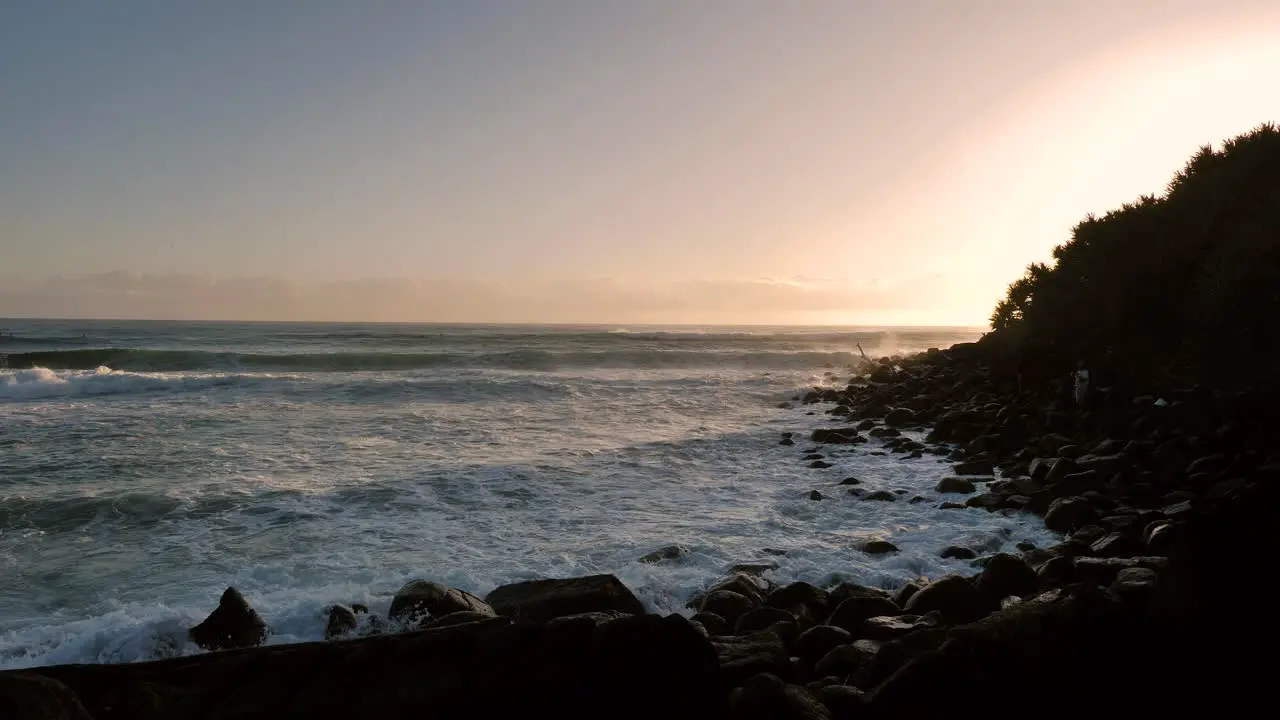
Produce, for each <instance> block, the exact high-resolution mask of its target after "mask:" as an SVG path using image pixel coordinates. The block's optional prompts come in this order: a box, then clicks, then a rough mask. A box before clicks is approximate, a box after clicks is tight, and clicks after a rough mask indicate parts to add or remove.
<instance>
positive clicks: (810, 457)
mask: <svg viewBox="0 0 1280 720" xmlns="http://www.w3.org/2000/svg"><path fill="white" fill-rule="evenodd" d="M823 457H825V456H824V455H823V454H822V453H809V454H808V455H805V456H804V457H802V458H800V459H801V460H805V461H808V460H821V459H822V458H823Z"/></svg>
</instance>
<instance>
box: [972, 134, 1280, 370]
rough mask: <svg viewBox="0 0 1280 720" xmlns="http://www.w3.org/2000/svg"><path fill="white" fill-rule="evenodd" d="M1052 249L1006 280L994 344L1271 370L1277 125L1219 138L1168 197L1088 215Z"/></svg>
mask: <svg viewBox="0 0 1280 720" xmlns="http://www.w3.org/2000/svg"><path fill="white" fill-rule="evenodd" d="M1053 257H1054V263H1053V264H1052V266H1046V265H1042V264H1034V265H1031V266H1030V267H1028V268H1027V271H1026V274H1025V275H1023V277H1021V278H1019V279H1018V280H1016V281H1014V282H1013V283H1011V284H1010V285H1009V287H1008V291H1007V293H1006V296H1005V298H1004V299H1003V300H1001V301H1000V302H999V303H998V304H997V305H996V308H995V311H994V312H993V313H992V316H991V325H992V328H993V332H992V333H991V334H990V335H989V336H988V337H989V338H990V339H991V341H992V342H1001V343H1002V344H1004V345H1006V346H1009V345H1016V346H1017V348H1018V349H1019V351H1021V352H1027V351H1032V352H1035V353H1039V355H1040V356H1042V357H1043V358H1044V359H1045V360H1046V361H1049V362H1054V363H1057V364H1059V365H1063V366H1065V365H1066V364H1068V363H1074V362H1075V360H1076V359H1077V358H1082V359H1086V360H1091V359H1096V358H1098V357H1100V356H1101V355H1102V354H1104V353H1105V351H1106V350H1107V349H1113V350H1114V357H1116V358H1121V359H1122V360H1123V362H1124V363H1125V364H1126V365H1128V366H1129V370H1130V371H1132V372H1138V373H1143V372H1145V373H1156V372H1165V371H1167V372H1169V373H1173V374H1175V375H1176V376H1177V377H1176V379H1177V380H1179V381H1187V382H1192V383H1203V384H1229V383H1226V382H1225V381H1227V380H1233V381H1240V382H1252V381H1257V380H1264V379H1265V380H1269V375H1270V374H1271V373H1273V372H1274V371H1273V370H1272V369H1271V368H1272V366H1273V365H1274V362H1273V361H1272V357H1269V356H1271V354H1272V353H1273V352H1274V350H1275V345H1276V341H1275V339H1274V337H1273V336H1274V333H1275V325H1276V318H1278V317H1280V314H1278V313H1280V129H1277V127H1276V126H1275V125H1273V124H1265V125H1261V126H1259V127H1257V128H1255V129H1254V130H1252V131H1251V132H1249V133H1246V134H1244V135H1241V136H1239V137H1236V138H1233V139H1231V140H1228V141H1227V142H1226V143H1224V144H1223V146H1222V149H1221V150H1218V151H1215V150H1214V149H1213V148H1212V147H1209V146H1206V147H1202V148H1200V150H1199V151H1198V152H1196V153H1195V155H1193V156H1192V157H1191V159H1190V160H1189V161H1188V162H1187V164H1186V166H1185V167H1184V168H1183V169H1182V170H1181V171H1179V172H1178V173H1177V174H1176V175H1175V176H1174V177H1173V179H1172V180H1171V181H1170V182H1169V184H1168V186H1167V187H1166V188H1165V192H1164V194H1163V195H1160V196H1154V195H1147V196H1143V197H1140V198H1138V199H1137V200H1136V201H1134V202H1131V203H1127V204H1125V205H1124V206H1123V207H1121V208H1119V209H1117V210H1113V211H1111V212H1108V213H1107V214H1106V215H1104V216H1103V217H1100V218H1099V217H1094V216H1089V217H1086V218H1085V219H1084V220H1082V221H1081V222H1080V223H1079V224H1077V225H1076V226H1075V227H1074V228H1073V229H1072V231H1071V238H1070V240H1069V241H1068V242H1066V243H1064V244H1063V245H1060V246H1058V247H1057V248H1055V249H1054V252H1053ZM1228 375H1229V377H1227V376H1228ZM1264 375H1265V376H1268V377H1263V376H1264ZM1219 381H1223V382H1219Z"/></svg>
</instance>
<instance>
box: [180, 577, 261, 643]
mask: <svg viewBox="0 0 1280 720" xmlns="http://www.w3.org/2000/svg"><path fill="white" fill-rule="evenodd" d="M188 634H189V635H190V637H191V641H192V642H194V643H195V644H196V645H199V646H200V647H202V648H204V649H206V650H230V649H232V648H247V647H255V646H258V645H261V644H262V643H263V641H264V640H266V639H267V624H266V623H265V622H263V621H262V618H260V617H258V613H257V611H255V610H254V609H253V608H252V607H250V606H249V603H248V602H247V601H246V600H245V599H244V596H243V595H241V594H240V591H239V590H236V589H235V588H233V587H229V588H227V589H226V590H225V591H223V593H222V597H221V598H220V599H219V600H218V607H217V608H215V609H214V611H213V612H212V613H210V614H209V617H207V618H205V619H204V622H202V623H200V624H199V625H196V626H195V627H193V628H191V630H190V631H188Z"/></svg>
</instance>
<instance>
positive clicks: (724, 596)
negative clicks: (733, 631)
mask: <svg viewBox="0 0 1280 720" xmlns="http://www.w3.org/2000/svg"><path fill="white" fill-rule="evenodd" d="M757 604H758V603H757V601H755V600H753V599H752V598H749V597H747V596H746V595H743V594H742V593H738V592H734V591H732V590H713V591H711V592H709V593H707V595H706V597H704V598H703V599H702V607H700V608H699V611H700V612H711V613H715V614H716V615H719V616H720V617H722V618H724V619H725V621H727V622H728V623H730V624H731V625H734V626H736V625H737V624H738V619H739V618H741V617H742V616H743V615H745V614H747V612H748V611H750V610H751V609H753V608H755V607H756V605H757Z"/></svg>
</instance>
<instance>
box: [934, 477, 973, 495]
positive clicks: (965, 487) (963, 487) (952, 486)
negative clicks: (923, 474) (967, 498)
mask: <svg viewBox="0 0 1280 720" xmlns="http://www.w3.org/2000/svg"><path fill="white" fill-rule="evenodd" d="M976 489H977V488H975V487H974V485H973V481H971V480H965V479H964V478H958V477H944V478H942V479H941V480H939V481H938V485H937V486H936V487H934V492H940V493H965V494H968V493H971V492H973V491H974V490H976Z"/></svg>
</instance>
